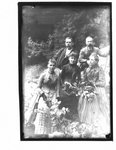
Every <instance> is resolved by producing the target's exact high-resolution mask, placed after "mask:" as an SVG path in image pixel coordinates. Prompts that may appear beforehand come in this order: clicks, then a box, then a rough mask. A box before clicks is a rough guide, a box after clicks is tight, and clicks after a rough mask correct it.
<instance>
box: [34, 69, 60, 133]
mask: <svg viewBox="0 0 116 150" xmlns="http://www.w3.org/2000/svg"><path fill="white" fill-rule="evenodd" d="M38 87H39V92H40V94H41V92H42V91H43V92H44V94H45V97H41V98H40V99H39V103H38V108H37V116H36V119H35V122H34V124H35V134H50V133H51V132H52V131H51V126H52V123H51V116H50V107H51V106H52V105H53V104H54V103H55V102H56V101H57V100H56V97H59V75H58V74H57V73H56V72H54V73H52V74H51V73H49V71H48V69H46V70H45V71H44V72H43V73H42V74H41V76H40V78H39V85H38Z"/></svg>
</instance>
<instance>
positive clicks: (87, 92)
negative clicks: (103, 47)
mask: <svg viewBox="0 0 116 150" xmlns="http://www.w3.org/2000/svg"><path fill="white" fill-rule="evenodd" d="M82 75H83V83H84V85H83V88H82V94H81V96H80V99H79V104H78V112H79V119H80V122H83V123H87V124H90V125H93V126H94V127H95V128H96V132H97V134H105V135H106V134H108V133H109V132H110V121H109V116H110V114H109V112H110V110H109V101H108V99H107V97H106V92H105V88H104V87H105V81H104V80H105V78H104V72H103V70H102V68H101V67H99V66H98V65H96V66H94V67H92V68H89V67H88V68H86V69H85V70H84V71H83V73H82Z"/></svg>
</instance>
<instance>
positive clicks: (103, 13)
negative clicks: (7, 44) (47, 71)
mask: <svg viewBox="0 0 116 150" xmlns="http://www.w3.org/2000/svg"><path fill="white" fill-rule="evenodd" d="M21 32H22V37H21V40H22V54H23V65H24V66H28V65H34V64H38V63H42V62H43V61H44V62H45V60H46V61H47V60H48V59H49V58H51V57H52V56H53V55H54V53H56V51H58V50H59V49H60V48H62V47H64V40H65V38H66V37H67V36H71V37H72V38H73V41H74V47H75V49H76V50H77V52H78V53H79V52H80V49H81V48H82V47H84V46H85V38H86V37H87V36H92V37H93V38H94V42H95V46H97V47H99V48H104V47H106V46H108V45H109V44H110V7H109V5H107V3H106V4H104V5H103V4H102V5H96V4H93V5H89V4H88V5H87V4H86V3H85V4H84V5H82V4H80V3H75V4H73V5H69V4H65V5H64V4H63V5H61V4H60V5H57V3H56V5H55V3H54V5H50V4H48V5H40V6H39V5H37V6H36V5H35V6H23V7H22V28H21Z"/></svg>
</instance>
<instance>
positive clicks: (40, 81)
mask: <svg viewBox="0 0 116 150" xmlns="http://www.w3.org/2000/svg"><path fill="white" fill-rule="evenodd" d="M43 80H44V73H42V74H41V75H40V77H39V80H38V88H40V89H41V88H42V84H43Z"/></svg>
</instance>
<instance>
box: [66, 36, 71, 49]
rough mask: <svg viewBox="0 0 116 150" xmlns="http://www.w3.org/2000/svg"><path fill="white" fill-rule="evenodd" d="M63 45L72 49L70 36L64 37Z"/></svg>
mask: <svg viewBox="0 0 116 150" xmlns="http://www.w3.org/2000/svg"><path fill="white" fill-rule="evenodd" d="M65 46H66V47H67V48H68V49H72V47H73V41H72V38H71V37H67V38H66V39H65Z"/></svg>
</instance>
